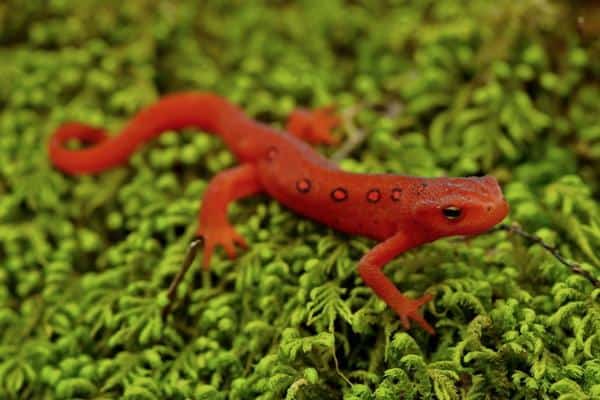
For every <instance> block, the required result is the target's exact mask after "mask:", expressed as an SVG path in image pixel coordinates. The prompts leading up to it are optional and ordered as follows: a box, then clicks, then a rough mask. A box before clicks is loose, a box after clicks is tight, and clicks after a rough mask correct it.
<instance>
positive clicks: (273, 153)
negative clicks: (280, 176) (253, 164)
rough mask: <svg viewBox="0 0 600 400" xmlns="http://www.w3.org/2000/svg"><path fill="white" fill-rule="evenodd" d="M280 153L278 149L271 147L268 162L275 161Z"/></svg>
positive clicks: (268, 151)
mask: <svg viewBox="0 0 600 400" xmlns="http://www.w3.org/2000/svg"><path fill="white" fill-rule="evenodd" d="M278 152H279V151H278V150H277V147H275V146H271V147H269V149H268V150H267V161H273V160H274V159H275V157H277V153H278Z"/></svg>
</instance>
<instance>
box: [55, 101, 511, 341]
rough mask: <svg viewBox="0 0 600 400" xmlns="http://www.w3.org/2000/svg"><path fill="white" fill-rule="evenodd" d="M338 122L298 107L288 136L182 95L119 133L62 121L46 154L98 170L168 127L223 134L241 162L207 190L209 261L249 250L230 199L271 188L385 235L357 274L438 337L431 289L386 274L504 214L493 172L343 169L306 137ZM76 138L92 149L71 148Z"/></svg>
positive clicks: (308, 213) (72, 166)
mask: <svg viewBox="0 0 600 400" xmlns="http://www.w3.org/2000/svg"><path fill="white" fill-rule="evenodd" d="M338 122H339V121H338V118H337V117H336V116H335V115H334V114H333V112H332V110H331V109H327V108H323V109H317V110H315V111H307V110H296V111H294V112H293V113H292V114H291V115H290V118H289V119H288V123H287V126H286V130H287V131H288V132H289V133H290V134H287V133H284V132H279V131H277V130H276V129H274V128H271V127H269V126H268V125H265V124H263V123H260V122H258V121H255V120H253V119H251V118H249V117H248V116H246V115H245V114H244V112H243V111H242V110H241V109H240V108H238V107H237V106H235V105H233V104H231V103H230V102H228V101H227V100H226V99H224V98H222V97H219V96H217V95H215V94H211V93H196V92H184V93H176V94H172V95H169V96H166V97H164V98H162V99H161V100H159V101H158V102H156V103H155V104H153V105H151V106H149V107H147V108H145V109H143V110H141V111H140V112H139V113H138V114H137V115H135V116H134V118H133V119H132V120H131V121H130V122H129V123H128V124H127V125H126V126H125V127H124V128H123V130H122V132H121V133H120V134H119V135H117V136H114V137H111V136H108V135H107V134H106V133H105V132H104V131H103V130H102V129H98V128H94V127H90V126H87V125H83V124H79V123H68V124H65V125H62V126H60V127H59V128H58V129H57V131H56V132H55V134H54V135H53V136H52V138H51V140H50V142H49V153H50V158H51V160H52V162H53V163H54V165H55V166H56V167H58V168H59V169H61V170H62V171H64V172H66V173H69V174H73V175H78V174H92V173H98V172H100V171H104V170H106V169H109V168H112V167H116V166H118V165H121V164H123V163H125V162H126V161H127V160H128V159H129V157H130V156H131V155H132V153H133V152H135V151H136V150H137V149H138V148H139V147H140V146H141V145H142V144H143V143H145V142H147V141H149V140H150V139H152V138H154V137H156V136H158V135H160V134H161V133H162V132H164V131H166V130H177V129H182V128H186V127H195V128H199V129H202V130H203V131H208V132H210V133H214V134H217V135H219V136H220V137H221V138H222V139H223V140H224V141H225V143H226V145H227V146H228V148H229V149H230V150H231V151H232V152H233V153H234V155H235V156H236V158H237V159H238V161H239V163H240V165H239V166H237V167H234V168H231V169H228V170H226V171H223V172H220V173H219V174H218V175H216V176H215V177H214V178H213V179H212V180H211V181H210V183H209V184H208V186H207V188H206V191H205V193H204V198H203V201H202V206H201V210H200V213H199V226H198V230H197V235H198V236H199V237H202V238H203V239H204V253H203V265H204V267H205V268H208V266H209V264H210V259H211V256H212V254H213V251H214V249H215V247H216V246H222V247H223V248H224V250H225V252H226V253H227V254H228V256H229V257H231V258H233V257H235V255H236V245H238V246H241V247H244V248H245V247H247V244H246V241H245V240H244V238H243V237H242V236H240V235H239V234H238V233H237V232H236V231H235V230H234V228H233V227H232V226H231V224H230V223H229V221H228V219H227V207H228V205H229V204H230V203H231V202H233V201H235V200H237V199H240V198H243V197H246V196H251V195H255V194H258V193H267V194H268V195H269V196H271V197H273V198H275V199H276V200H277V201H279V202H280V203H282V204H283V205H285V206H286V207H288V208H290V209H292V210H294V211H295V212H297V213H298V214H300V215H303V216H305V217H308V218H311V219H314V220H316V221H319V222H321V223H323V224H325V225H328V226H330V227H333V228H335V229H337V230H339V231H342V232H346V233H350V234H356V235H363V236H367V237H370V238H373V239H375V240H377V241H379V242H380V243H379V244H377V245H376V246H375V247H373V248H372V249H371V250H370V251H369V252H367V253H366V254H365V255H364V256H363V257H362V259H361V260H360V261H359V263H358V272H359V274H360V276H361V277H362V279H363V281H364V282H365V283H366V284H367V285H368V286H369V287H371V288H372V289H373V291H374V292H375V293H376V294H377V295H378V296H379V297H380V298H381V299H382V300H383V301H384V302H385V303H387V305H388V306H390V307H391V308H392V309H393V310H394V311H395V312H396V313H397V314H398V315H399V317H400V318H401V320H402V323H403V325H404V327H405V328H406V329H408V328H409V327H410V324H409V319H410V320H413V321H415V322H416V323H417V324H419V325H420V326H421V327H422V328H423V329H425V330H426V331H427V332H429V333H431V334H434V332H435V331H434V329H433V327H431V326H430V325H429V324H428V323H427V321H425V319H424V318H423V317H422V316H421V315H420V313H419V309H420V307H421V306H423V305H424V304H425V303H427V302H428V301H430V300H431V299H432V296H431V295H430V294H425V295H424V296H422V297H420V298H418V299H416V300H413V299H409V298H407V297H406V296H404V295H403V294H402V293H401V292H400V291H399V290H398V289H397V288H396V287H395V286H394V284H393V283H392V282H391V281H390V280H389V279H388V278H387V277H386V276H385V275H384V274H383V272H382V268H383V266H384V265H385V264H386V263H388V262H389V261H390V260H392V259H393V258H394V257H396V256H397V255H399V254H401V253H403V252H405V251H407V250H409V249H412V248H414V247H416V246H419V245H421V244H424V243H427V242H431V241H434V240H436V239H438V238H442V237H446V236H453V235H474V234H479V233H482V232H484V231H486V230H488V229H490V228H491V227H493V226H494V225H496V224H497V223H498V222H500V221H501V220H502V219H503V218H504V217H505V216H506V215H507V213H508V204H507V202H506V201H505V199H504V197H503V195H502V191H501V189H500V187H499V185H498V182H497V181H496V179H494V178H493V177H491V176H484V177H468V178H420V177H410V176H402V175H394V174H356V173H350V172H345V171H342V170H340V169H339V168H338V167H337V166H336V165H335V164H333V163H332V162H330V161H329V160H327V159H326V158H324V157H323V156H321V155H320V154H319V153H317V152H316V151H314V150H313V149H312V148H311V147H310V146H309V145H307V144H306V143H305V141H307V142H309V143H313V144H314V143H333V142H335V140H334V138H333V136H332V135H331V133H330V130H331V129H332V128H333V127H335V126H336V125H337V124H338ZM71 139H78V140H81V141H83V142H86V143H88V144H91V145H92V146H91V147H88V148H83V149H77V150H69V149H66V148H65V147H64V145H65V143H66V142H67V141H69V140H71ZM406 156H407V157H410V154H407V155H406Z"/></svg>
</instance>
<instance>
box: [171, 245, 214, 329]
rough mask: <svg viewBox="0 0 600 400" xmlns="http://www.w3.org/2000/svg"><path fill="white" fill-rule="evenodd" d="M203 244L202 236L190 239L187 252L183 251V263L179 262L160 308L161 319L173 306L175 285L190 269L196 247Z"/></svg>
mask: <svg viewBox="0 0 600 400" xmlns="http://www.w3.org/2000/svg"><path fill="white" fill-rule="evenodd" d="M203 245H204V239H203V238H202V237H199V238H196V239H194V240H192V241H191V242H190V244H189V246H188V250H187V253H185V258H184V259H183V264H181V269H180V270H179V272H178V273H177V275H176V276H175V278H174V279H173V281H172V282H171V286H169V292H168V293H167V298H168V299H169V302H168V303H167V305H166V306H165V307H164V308H163V310H162V317H163V319H164V318H166V317H167V315H169V313H170V312H171V308H172V307H173V303H174V302H175V295H176V294H177V287H178V286H179V284H180V283H181V280H182V279H183V277H184V276H185V273H186V272H187V271H188V269H190V267H191V266H192V264H193V263H194V260H195V259H196V254H197V253H198V249H199V248H201V247H202V246H203Z"/></svg>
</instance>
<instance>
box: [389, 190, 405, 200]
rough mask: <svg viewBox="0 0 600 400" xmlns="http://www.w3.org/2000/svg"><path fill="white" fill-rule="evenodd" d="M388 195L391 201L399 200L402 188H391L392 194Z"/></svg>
mask: <svg viewBox="0 0 600 400" xmlns="http://www.w3.org/2000/svg"><path fill="white" fill-rule="evenodd" d="M390 197H391V198H392V201H400V199H401V198H402V189H400V188H394V189H392V194H391V196H390Z"/></svg>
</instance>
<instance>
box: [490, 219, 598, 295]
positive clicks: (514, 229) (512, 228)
mask: <svg viewBox="0 0 600 400" xmlns="http://www.w3.org/2000/svg"><path fill="white" fill-rule="evenodd" d="M498 229H499V230H504V231H507V232H509V233H516V234H517V235H519V236H522V237H524V238H525V239H527V240H529V241H532V242H534V243H537V244H539V245H540V246H542V247H543V248H544V249H546V250H547V251H548V252H549V253H550V254H552V255H553V256H554V258H556V259H557V260H558V261H559V262H560V263H561V264H563V265H566V266H567V267H569V268H570V269H571V271H573V273H575V274H578V275H581V276H583V277H584V278H586V279H587V280H588V281H590V282H591V283H592V285H594V286H596V287H600V280H599V279H597V278H595V277H594V276H592V274H591V273H589V272H588V271H586V270H584V269H583V268H581V265H579V264H578V263H576V262H573V261H571V260H568V259H566V258H565V257H564V256H563V255H562V254H560V253H559V252H558V249H557V248H556V247H555V246H552V245H550V244H548V243H546V242H544V240H543V239H542V238H541V237H539V236H537V235H533V234H531V233H529V232H526V231H524V230H523V229H521V227H520V226H519V225H517V224H516V223H513V224H511V225H509V224H501V225H498Z"/></svg>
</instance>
